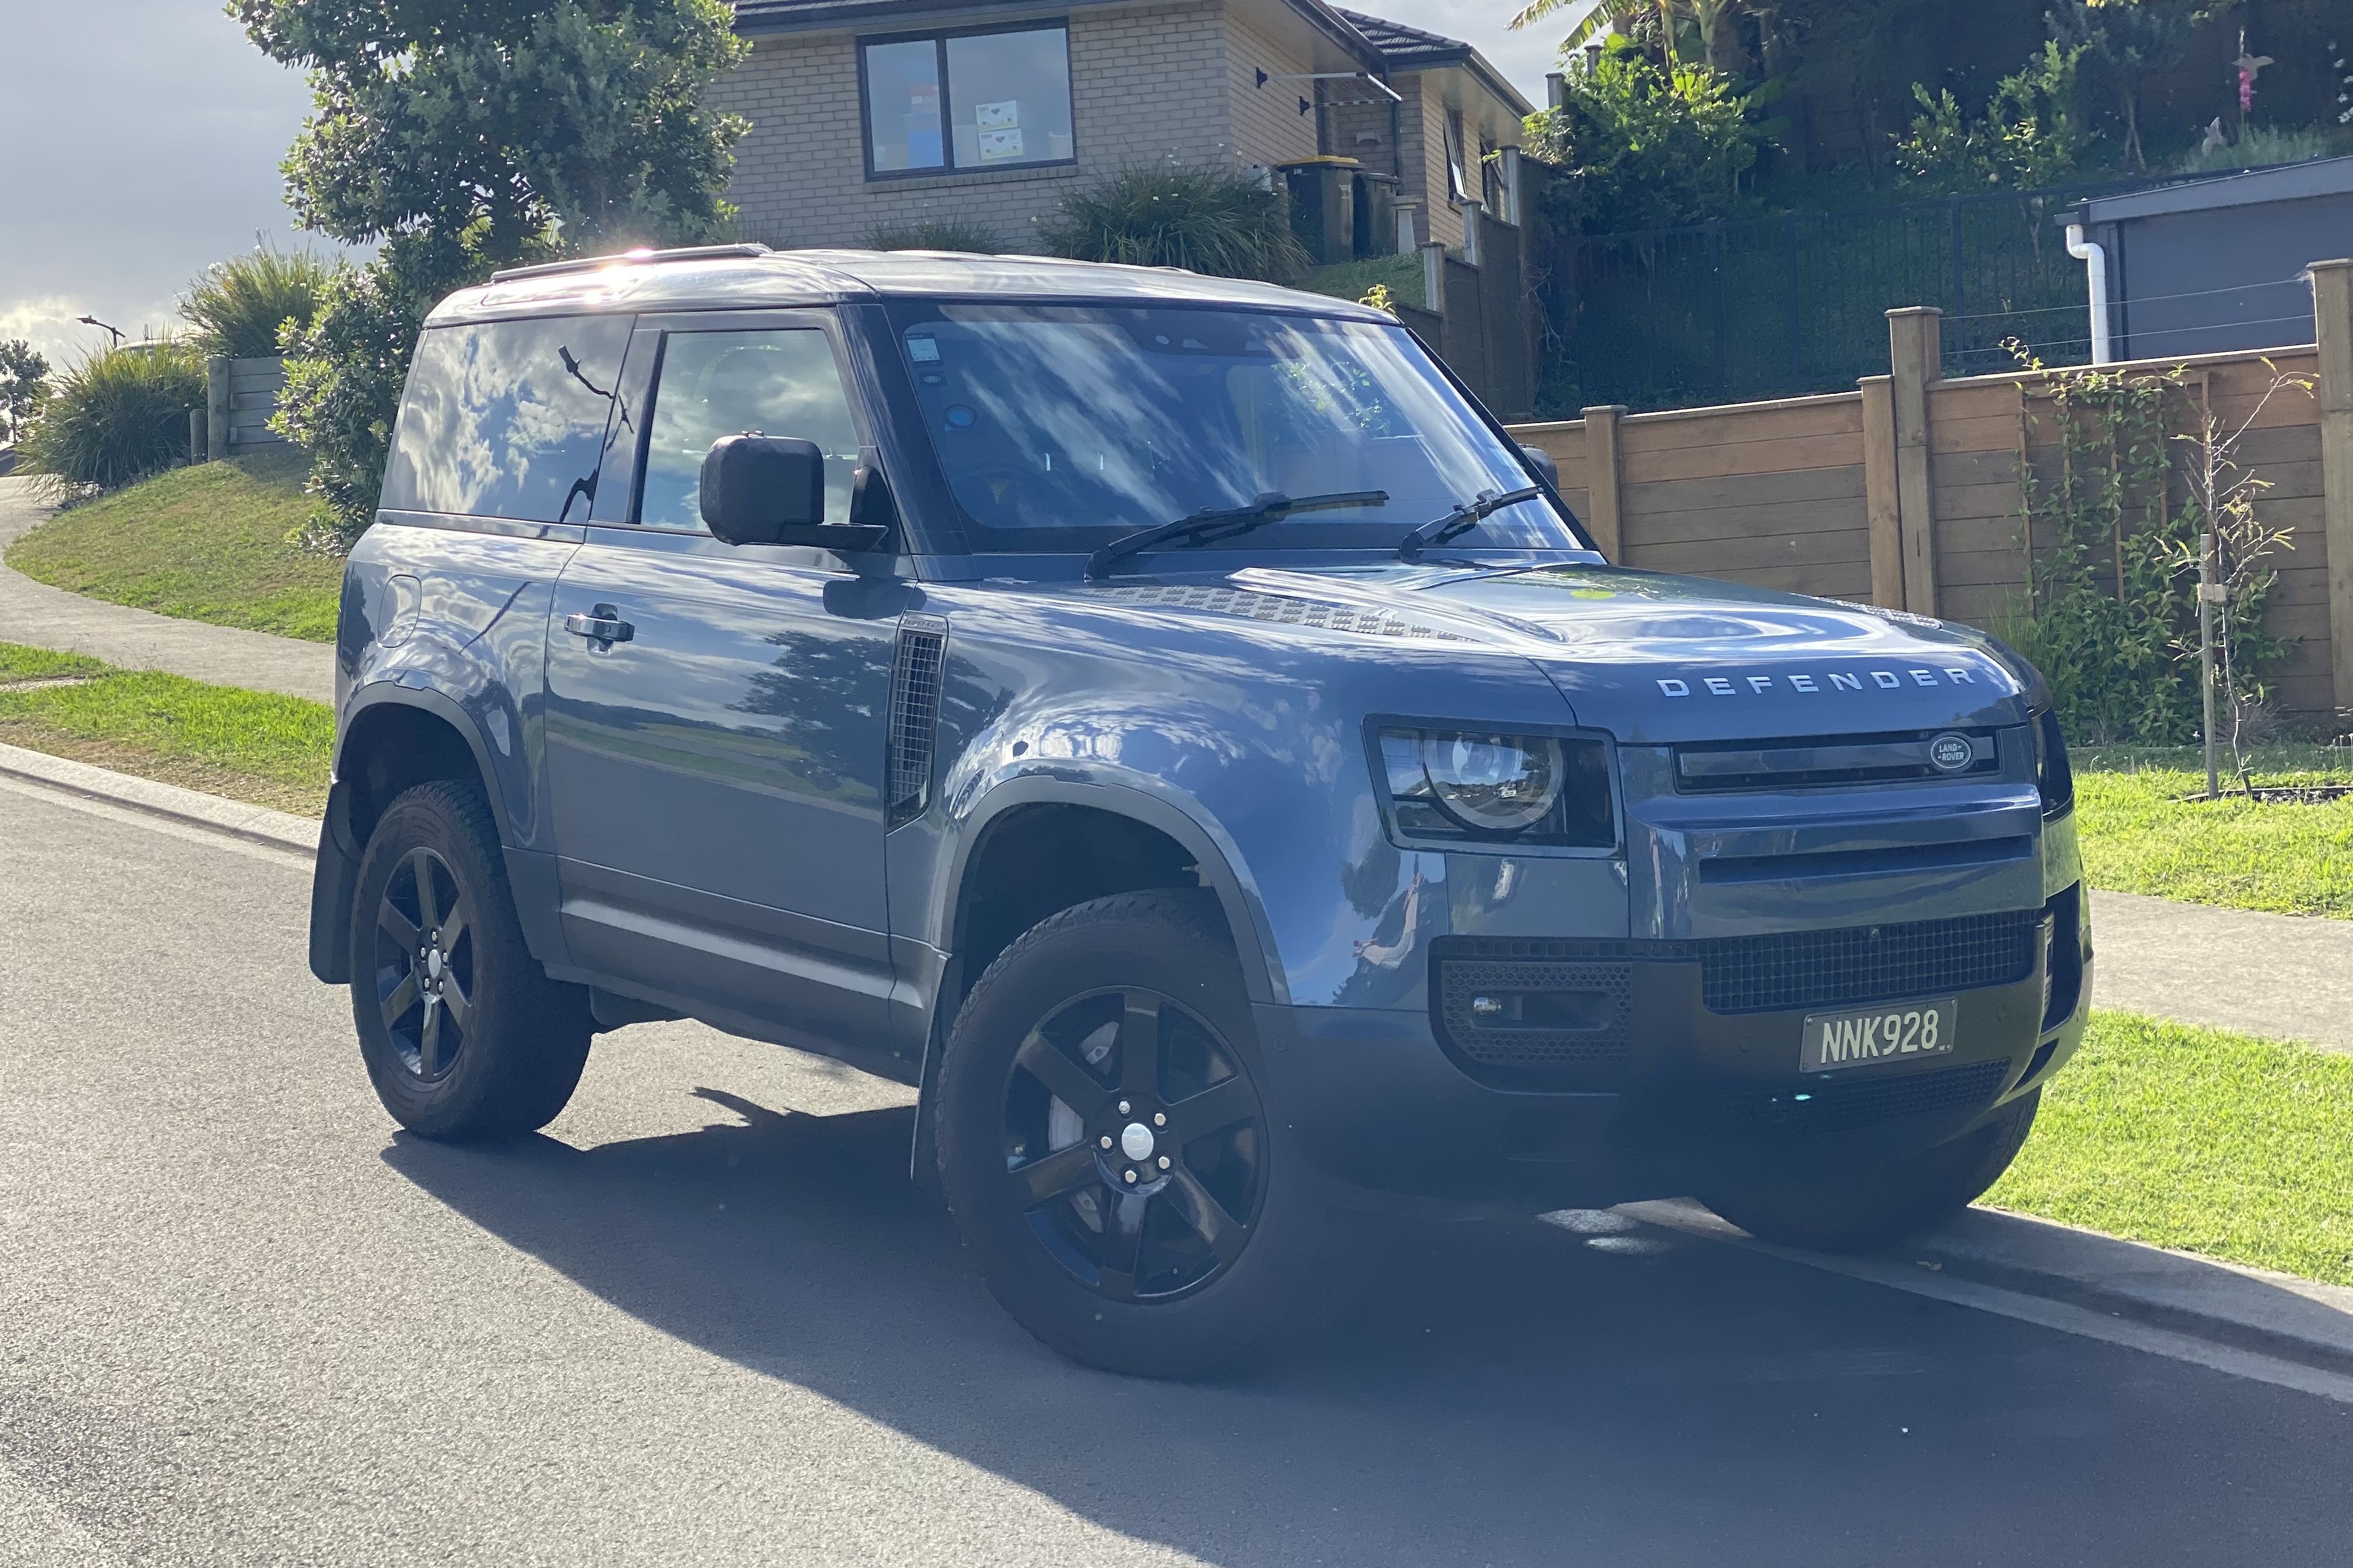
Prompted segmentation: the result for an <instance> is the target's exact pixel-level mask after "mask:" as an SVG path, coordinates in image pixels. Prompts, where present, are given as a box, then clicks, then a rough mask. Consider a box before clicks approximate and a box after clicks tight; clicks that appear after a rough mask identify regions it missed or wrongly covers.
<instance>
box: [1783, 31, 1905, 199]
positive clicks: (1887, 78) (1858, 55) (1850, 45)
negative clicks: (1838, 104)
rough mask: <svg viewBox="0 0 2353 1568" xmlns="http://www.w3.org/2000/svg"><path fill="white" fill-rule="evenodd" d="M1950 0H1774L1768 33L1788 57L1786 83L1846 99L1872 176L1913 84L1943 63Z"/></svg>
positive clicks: (1817, 96)
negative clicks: (1789, 67) (1790, 60)
mask: <svg viewBox="0 0 2353 1568" xmlns="http://www.w3.org/2000/svg"><path fill="white" fill-rule="evenodd" d="M1947 5H1948V0H1778V4H1777V5H1775V7H1774V9H1773V12H1772V15H1771V16H1769V17H1768V18H1767V24H1768V26H1767V35H1766V36H1767V40H1768V41H1770V42H1773V43H1775V44H1776V45H1777V46H1778V47H1777V49H1776V52H1777V53H1778V54H1781V55H1784V56H1788V57H1791V58H1794V59H1795V61H1796V64H1795V66H1794V68H1792V70H1791V73H1790V81H1789V90H1790V92H1791V93H1792V94H1793V95H1794V96H1797V97H1799V98H1801V99H1806V100H1814V101H1818V102H1821V103H1830V102H1833V101H1836V100H1841V99H1842V100H1846V101H1847V102H1849V103H1851V104H1852V106H1853V108H1854V115H1855V121H1856V124H1857V125H1858V127H1859V128H1860V129H1861V131H1862V154H1863V158H1864V160H1865V162H1866V163H1867V164H1868V165H1869V167H1870V170H1871V174H1872V177H1873V180H1874V182H1875V181H1876V179H1877V177H1878V174H1879V171H1880V165H1881V163H1883V160H1884V159H1885V158H1886V156H1887V141H1888V136H1889V134H1890V133H1891V132H1893V131H1894V128H1895V127H1896V126H1898V125H1900V124H1902V123H1903V122H1904V120H1905V117H1906V115H1907V113H1908V106H1909V104H1910V103H1911V100H1912V95H1911V84H1912V83H1914V82H1916V81H1928V80H1934V79H1936V77H1937V76H1938V75H1939V74H1940V72H1941V70H1942V68H1943V66H1944V63H1945V51H1944V49H1943V37H1944V29H1945V27H1946V26H1947V16H1946V15H1945V13H1946V11H1947Z"/></svg>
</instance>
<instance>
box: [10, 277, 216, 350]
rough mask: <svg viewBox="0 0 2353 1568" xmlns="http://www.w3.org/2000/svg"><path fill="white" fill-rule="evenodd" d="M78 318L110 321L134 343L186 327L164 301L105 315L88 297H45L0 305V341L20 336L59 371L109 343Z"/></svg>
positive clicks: (108, 312) (165, 300) (171, 302)
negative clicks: (86, 317) (92, 317)
mask: <svg viewBox="0 0 2353 1568" xmlns="http://www.w3.org/2000/svg"><path fill="white" fill-rule="evenodd" d="M81 316H96V317H98V319H99V320H100V321H109V322H111V323H112V324H113V325H114V326H116V327H119V328H121V330H122V331H123V333H124V334H125V335H126V336H128V337H131V338H134V339H136V338H148V337H162V336H164V334H166V333H167V332H172V331H179V330H182V329H184V328H185V326H186V323H185V322H184V321H181V320H180V318H179V313H178V311H177V310H175V309H174V306H173V301H172V300H170V299H168V298H167V299H164V300H150V301H148V303H147V304H146V305H144V306H143V307H141V308H138V309H135V310H111V313H110V311H109V310H100V309H99V308H98V302H97V301H96V300H94V299H93V298H92V297H90V296H76V295H69V294H45V295H39V296H36V297H35V298H32V299H16V300H5V301H0V340H6V339H9V338H23V339H24V340H26V342H29V343H31V344H32V345H33V346H34V347H35V348H36V349H38V350H39V351H40V352H41V353H43V354H44V355H46V356H47V359H48V362H49V363H51V364H52V365H56V366H58V367H60V368H62V367H63V366H66V365H69V364H72V363H75V362H76V361H78V360H79V359H81V358H82V357H83V356H84V355H85V354H88V353H90V352H91V351H92V350H94V349H100V348H104V347H105V346H106V345H107V343H108V342H110V341H111V340H110V339H109V338H108V337H107V334H106V333H105V332H104V331H100V329H98V328H96V327H89V326H83V325H82V324H80V322H79V321H78V320H77V319H76V318H78V317H81Z"/></svg>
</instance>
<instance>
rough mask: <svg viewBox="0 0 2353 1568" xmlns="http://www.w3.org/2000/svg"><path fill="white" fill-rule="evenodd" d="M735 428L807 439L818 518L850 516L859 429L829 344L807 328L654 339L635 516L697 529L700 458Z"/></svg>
mask: <svg viewBox="0 0 2353 1568" xmlns="http://www.w3.org/2000/svg"><path fill="white" fill-rule="evenodd" d="M743 431H751V432H753V433H754V434H757V435H762V436H789V437H797V438H798V439H800V440H804V441H814V442H816V443H817V445H818V450H819V451H821V452H823V453H824V454H825V521H828V522H847V521H849V487H850V479H851V475H852V472H853V470H854V469H855V468H857V466H858V432H857V428H856V426H853V425H852V424H851V422H850V417H849V395H848V394H847V393H846V392H844V390H843V389H842V384H841V372H840V371H839V368H837V367H836V365H835V364H834V360H833V349H832V346H831V345H830V344H828V342H826V338H825V334H824V333H823V332H821V331H817V330H816V329H815V328H813V327H786V328H781V329H776V330H763V331H744V332H672V333H670V335H669V336H668V337H667V338H665V339H664V340H663V342H662V357H661V374H660V375H659V379H658V380H657V382H656V384H655V386H654V414H653V424H652V426H651V427H650V434H649V439H648V441H647V443H646V472H645V490H644V494H643V499H642V500H641V501H640V502H639V504H638V521H639V522H642V523H644V524H645V525H647V526H648V527H649V528H679V529H700V528H702V459H703V458H704V456H705V455H706V454H707V453H709V452H710V450H711V444H712V442H713V441H716V440H718V439H719V438H720V437H723V436H733V435H735V434H737V433H739V432H743Z"/></svg>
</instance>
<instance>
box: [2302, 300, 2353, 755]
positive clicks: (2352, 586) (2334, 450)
mask: <svg viewBox="0 0 2353 1568" xmlns="http://www.w3.org/2000/svg"><path fill="white" fill-rule="evenodd" d="M2311 277H2312V320H2313V326H2314V340H2315V341H2316V342H2318V343H2319V345H2320V385H2319V387H2318V388H2317V389H2316V390H2317V391H2318V393H2319V395H2320V489H2321V495H2322V500H2321V503H2320V504H2321V524H2322V528H2323V531H2324V536H2325V538H2326V539H2327V548H2328V651H2329V660H2328V662H2329V674H2330V675H2331V677H2333V679H2334V686H2335V693H2334V696H2333V699H2332V700H2333V701H2334V702H2335V704H2336V707H2337V711H2338V712H2339V713H2340V714H2341V713H2343V712H2344V711H2345V710H2348V709H2353V261H2316V262H2314V263H2313V264H2312V272H2311Z"/></svg>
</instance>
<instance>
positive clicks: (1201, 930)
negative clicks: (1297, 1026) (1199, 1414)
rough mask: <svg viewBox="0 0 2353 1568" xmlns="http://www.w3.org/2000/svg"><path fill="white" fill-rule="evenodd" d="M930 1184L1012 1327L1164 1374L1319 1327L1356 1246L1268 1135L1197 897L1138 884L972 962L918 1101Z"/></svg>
mask: <svg viewBox="0 0 2353 1568" xmlns="http://www.w3.org/2000/svg"><path fill="white" fill-rule="evenodd" d="M930 1100H931V1104H932V1107H933V1116H934V1129H935V1132H936V1142H937V1145H938V1152H939V1172H940V1185H941V1190H942V1191H943V1192H944V1194H945V1195H946V1197H947V1201H948V1207H949V1208H950V1209H951V1210H952V1211H953V1212H954V1213H955V1219H956V1225H957V1228H958V1229H959V1230H960V1231H962V1233H963V1235H964V1239H965V1246H966V1247H969V1248H970V1249H971V1252H972V1257H973V1261H974V1263H975V1264H976V1266H977V1267H978V1268H979V1270H980V1273H981V1277H982V1278H983V1279H986V1280H987V1282H988V1288H989V1290H990V1291H991V1293H993V1294H994V1295H995V1296H996V1297H997V1300H998V1302H1000V1303H1001V1304H1002V1305H1003V1306H1004V1308H1005V1310H1007V1311H1008V1312H1009V1313H1011V1314H1012V1316H1013V1318H1014V1319H1015V1321H1018V1322H1019V1323H1020V1324H1021V1326H1022V1327H1023V1328H1025V1329H1027V1330H1029V1331H1030V1332H1031V1333H1032V1334H1035V1335H1036V1336H1037V1337H1038V1338H1039V1340H1041V1341H1043V1342H1046V1343H1047V1344H1049V1345H1050V1346H1052V1347H1053V1348H1054V1349H1056V1350H1058V1351H1060V1352H1062V1353H1063V1354H1065V1355H1068V1356H1071V1357H1072V1358H1073V1359H1075V1360H1078V1361H1082V1362H1084V1363H1087V1364H1089V1365H1091V1366H1098V1367H1103V1368H1106V1369H1108V1370H1110V1371H1113V1372H1124V1373H1137V1374H1140V1375H1144V1376H1150V1377H1180V1376H1187V1375H1190V1374H1192V1373H1198V1372H1203V1371H1206V1370H1208V1369H1209V1368H1212V1367H1216V1366H1219V1365H1224V1364H1228V1363H1232V1362H1235V1361H1237V1360H1240V1359H1243V1358H1244V1357H1246V1356H1248V1355H1250V1354H1251V1353H1253V1352H1255V1351H1256V1350H1258V1349H1259V1348H1261V1346H1263V1345H1265V1344H1266V1343H1267V1342H1269V1341H1271V1340H1272V1339H1274V1338H1276V1337H1278V1336H1279V1335H1283V1334H1289V1333H1294V1332H1296V1331H1299V1330H1301V1329H1302V1328H1304V1327H1306V1326H1308V1325H1310V1324H1312V1323H1314V1321H1317V1320H1319V1319H1320V1318H1321V1317H1322V1316H1324V1313H1326V1312H1327V1311H1328V1310H1330V1309H1331V1308H1333V1307H1335V1306H1336V1305H1337V1304H1338V1303H1339V1301H1340V1300H1343V1299H1344V1298H1345V1294H1346V1292H1347V1291H1348V1289H1350V1288H1351V1287H1352V1286H1353V1285H1354V1284H1355V1283H1356V1282H1357V1281H1358V1280H1360V1279H1362V1278H1363V1277H1364V1274H1365V1271H1366V1265H1367V1264H1368V1262H1369V1260H1370V1258H1371V1257H1372V1248H1371V1247H1369V1246H1367V1245H1366V1243H1367V1242H1368V1241H1369V1240H1371V1239H1372V1238H1371V1237H1367V1236H1366V1234H1365V1229H1364V1227H1363V1226H1361V1225H1360V1224H1358V1223H1357V1222H1356V1218H1355V1216H1352V1215H1347V1214H1345V1213H1343V1212H1342V1211H1340V1210H1339V1209H1337V1208H1336V1207H1335V1205H1334V1203H1333V1201H1332V1194H1331V1190H1330V1188H1329V1186H1328V1185H1327V1184H1325V1183H1324V1180H1323V1178H1322V1177H1321V1176H1320V1175H1319V1174H1318V1173H1316V1172H1315V1171H1314V1169H1313V1167H1312V1166H1311V1165H1310V1163H1308V1161H1307V1160H1306V1159H1305V1157H1304V1154H1303V1149H1302V1147H1301V1145H1300V1142H1299V1140H1298V1139H1297V1138H1295V1137H1293V1135H1292V1134H1291V1132H1290V1130H1289V1129H1288V1127H1287V1126H1286V1125H1285V1123H1284V1122H1283V1121H1282V1115H1281V1111H1280V1108H1279V1104H1278V1098H1277V1094H1276V1091H1275V1089H1274V1088H1273V1086H1272V1083H1271V1079H1270V1077H1269V1075H1268V1072H1267V1070H1266V1063H1265V1059H1264V1058H1263V1057H1262V1056H1261V1054H1260V1051H1259V1045H1258V1037H1257V1033H1256V1025H1255V1022H1254V1020H1253V1017H1252V1014H1251V1011H1250V997H1249V995H1248V994H1247V993H1246V991H1245V990H1244V987H1243V984H1242V975H1241V968H1240V961H1239V959H1238V957H1237V955H1236V953H1235V951H1234V944H1233V941H1232V939H1231V937H1230V936H1229V934H1228V931H1227V926H1226V921H1225V918H1224V914H1223V912H1222V910H1220V908H1219V903H1218V900H1217V899H1216V897H1215V896H1214V895H1213V894H1211V893H1209V892H1208V891H1207V890H1206V889H1192V888H1157V889H1148V890H1145V891H1142V892H1134V893H1119V894H1114V895H1113V896H1111V897H1109V898H1103V899H1097V900H1092V902H1089V903H1084V904H1078V905H1074V906H1073V907H1071V908H1070V909H1067V910H1062V911H1061V912H1060V913H1059V914H1055V915H1050V916H1049V917H1047V918H1046V919H1045V920H1043V921H1039V922H1038V924H1037V925H1035V926H1033V927H1031V928H1030V929H1029V931H1026V932H1024V933H1023V934H1022V935H1021V937H1020V938H1019V939H1018V940H1017V941H1015V942H1013V943H1012V944H1011V945H1010V946H1008V947H1007V948H1006V949H1005V951H1004V952H1000V953H998V954H997V957H996V959H995V960H994V961H993V962H992V963H990V964H989V966H988V969H987V973H984V974H983V975H982V976H981V977H980V979H979V981H978V982H977V983H976V984H975V985H974V986H973V988H972V991H971V994H969V995H967V996H966V997H965V999H964V1004H963V1006H962V1007H961V1009H960V1010H959V1011H958V1012H957V1014H956V1017H955V1025H954V1026H953V1027H952V1028H951V1029H950V1030H949V1031H948V1035H947V1038H946V1040H945V1042H944V1050H943V1052H942V1055H941V1059H940V1069H939V1076H938V1079H937V1081H936V1084H935V1085H934V1088H933V1089H932V1090H931V1093H930Z"/></svg>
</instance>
